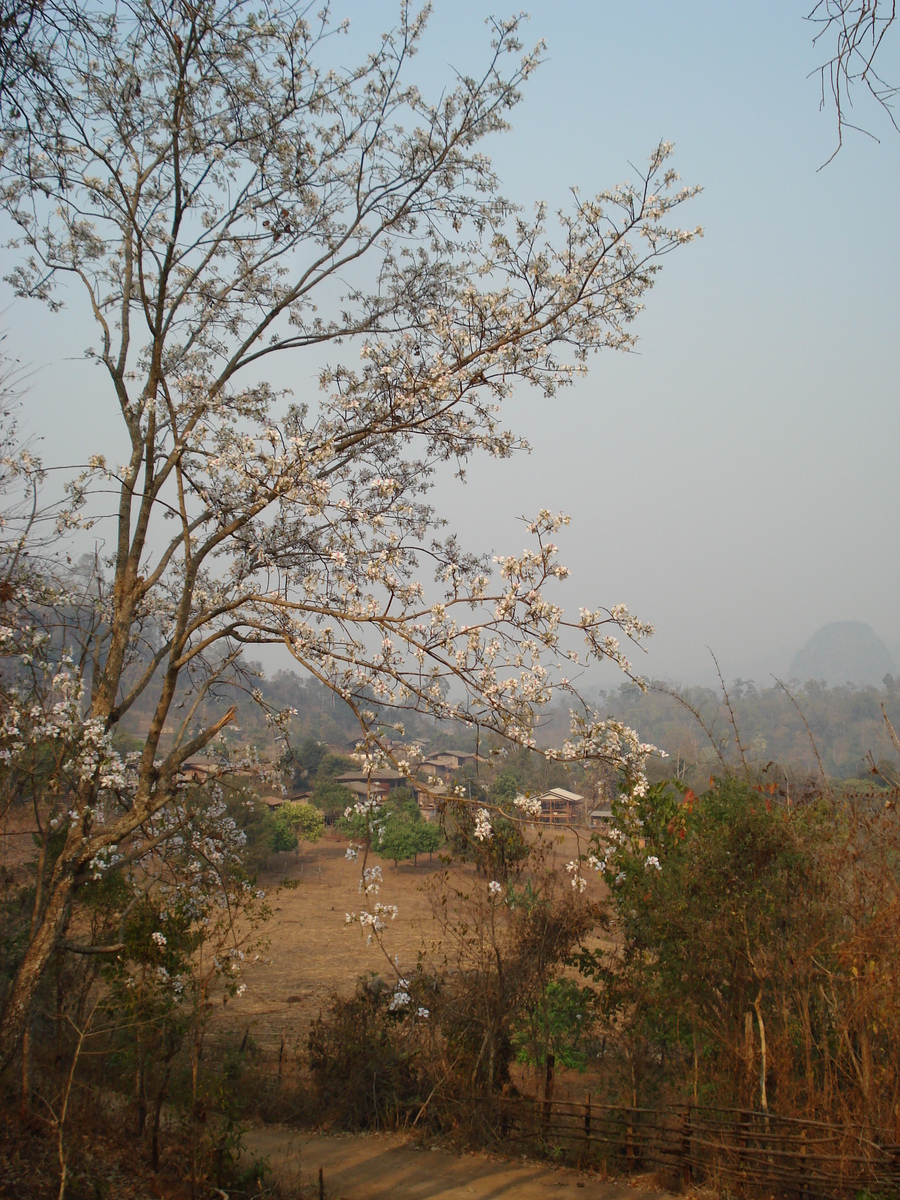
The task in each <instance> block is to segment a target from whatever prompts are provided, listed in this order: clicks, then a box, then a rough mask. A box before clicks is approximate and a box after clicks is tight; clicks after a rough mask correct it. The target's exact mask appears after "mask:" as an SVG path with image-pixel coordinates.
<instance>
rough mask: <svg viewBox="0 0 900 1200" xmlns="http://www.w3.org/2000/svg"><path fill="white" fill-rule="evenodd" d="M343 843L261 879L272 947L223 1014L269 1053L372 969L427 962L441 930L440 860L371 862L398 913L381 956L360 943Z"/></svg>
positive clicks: (330, 843)
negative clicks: (437, 906) (436, 909)
mask: <svg viewBox="0 0 900 1200" xmlns="http://www.w3.org/2000/svg"><path fill="white" fill-rule="evenodd" d="M557 839H558V840H557ZM553 842H554V845H553V847H552V851H551V852H552V853H553V854H554V855H555V856H556V857H557V858H558V859H559V860H560V861H561V863H563V864H564V863H565V862H567V861H568V860H569V859H571V858H572V857H574V856H575V855H576V854H577V852H578V850H577V843H576V837H575V835H574V834H573V833H572V832H570V831H560V832H559V834H556V835H555V836H554V838H553ZM347 844H348V843H347V841H346V840H345V839H344V838H341V837H339V836H338V835H336V834H330V833H329V834H328V835H326V837H325V838H323V840H322V841H321V842H319V843H318V844H317V845H315V846H305V847H304V848H303V852H302V853H301V854H300V856H299V858H295V856H294V855H293V854H292V853H287V854H280V855H277V856H276V860H277V861H274V860H273V863H272V864H271V867H272V868H273V869H270V870H269V871H268V872H267V874H266V877H265V878H264V879H262V880H261V883H262V884H263V886H264V887H266V888H267V889H268V890H269V891H270V895H271V897H272V907H273V910H274V911H273V919H272V921H271V923H270V925H269V927H268V930H267V936H268V938H269V948H268V950H266V951H265V952H263V953H262V954H261V955H260V960H259V962H257V963H256V964H254V965H253V966H252V969H250V970H248V971H247V972H246V974H245V976H244V979H245V981H246V984H247V990H246V992H245V993H244V995H243V996H242V997H241V998H240V999H237V1000H233V1001H230V1002H229V1003H228V1006H227V1010H226V1011H225V1012H224V1013H223V1014H222V1015H223V1018H224V1019H225V1020H226V1021H227V1023H228V1025H229V1026H230V1027H231V1028H232V1029H234V1032H235V1034H237V1033H238V1031H239V1030H240V1034H241V1036H242V1035H243V1031H244V1030H245V1029H246V1028H247V1027H248V1026H249V1028H250V1035H251V1037H252V1038H253V1040H254V1041H255V1042H256V1043H257V1044H258V1045H259V1046H260V1047H261V1048H263V1049H265V1050H267V1051H271V1050H273V1049H275V1050H276V1051H277V1048H278V1045H279V1044H280V1041H281V1037H282V1031H284V1038H285V1044H286V1045H288V1046H290V1045H296V1044H297V1041H298V1039H299V1040H300V1041H301V1042H305V1038H306V1034H307V1032H308V1029H309V1023H310V1021H311V1020H312V1019H313V1018H314V1017H315V1016H317V1015H318V1013H319V1012H320V1011H321V1010H322V1009H323V1008H324V1007H325V1005H326V1003H327V1001H328V998H329V996H330V995H331V993H332V992H335V991H336V992H338V993H344V994H349V993H350V992H352V990H353V988H354V987H355V985H356V980H357V979H358V978H359V976H360V975H365V974H367V973H369V972H375V973H376V974H379V975H382V976H384V977H387V978H390V976H391V972H392V971H395V970H396V971H399V973H400V974H401V975H402V974H406V973H409V972H411V971H412V970H414V968H415V966H416V963H417V961H418V957H419V955H420V953H422V954H425V955H426V956H427V955H429V954H431V953H433V952H434V950H435V943H436V940H437V938H438V937H439V927H438V926H437V924H436V922H435V921H434V919H433V915H432V906H431V901H430V898H429V886H428V885H429V884H432V885H433V884H434V882H435V880H436V877H437V875H438V874H439V873H440V872H441V871H442V870H443V869H444V867H443V865H442V863H441V861H440V858H439V856H438V855H434V857H433V858H432V860H431V861H428V859H427V858H423V860H421V861H420V862H419V864H418V865H413V864H412V863H401V864H400V865H399V866H398V867H396V868H395V867H394V865H393V864H392V863H390V862H383V863H382V862H381V860H380V859H378V858H370V860H369V864H370V865H373V864H374V863H381V866H382V870H383V872H384V884H383V886H382V889H381V892H380V894H379V896H378V899H379V900H380V901H381V902H382V903H384V904H396V905H397V907H398V909H399V914H398V916H397V918H396V920H394V921H391V922H390V923H389V925H388V928H387V930H386V932H385V935H384V949H382V947H381V946H380V945H378V943H377V942H375V941H373V942H372V943H371V944H368V945H367V941H366V937H365V936H364V935H363V934H362V933H361V931H360V928H359V926H358V925H347V924H346V923H345V914H346V913H348V912H359V910H360V909H361V908H365V907H369V908H371V905H372V901H371V900H370V902H369V903H368V904H367V903H366V901H365V898H364V897H363V896H362V895H361V894H360V891H359V872H360V868H359V865H358V864H354V863H352V862H349V861H347V859H346V858H345V851H346V848H347ZM453 871H454V873H455V874H456V875H457V877H458V878H459V879H461V880H462V881H466V880H467V879H468V880H469V881H470V882H471V883H472V884H473V885H474V884H475V883H476V876H475V872H474V870H473V869H472V868H471V867H468V866H462V867H455V866H454V867H453ZM282 881H286V882H294V881H296V887H294V888H293V889H292V890H288V889H282V890H280V891H276V888H277V885H278V884H279V883H280V882H282ZM483 882H484V881H483V880H482V883H483ZM589 887H590V888H591V890H592V891H596V893H597V895H598V896H599V894H600V885H599V883H598V882H596V881H595V880H591V881H590V882H589ZM385 951H387V952H388V955H389V958H388V957H387V956H386V954H385Z"/></svg>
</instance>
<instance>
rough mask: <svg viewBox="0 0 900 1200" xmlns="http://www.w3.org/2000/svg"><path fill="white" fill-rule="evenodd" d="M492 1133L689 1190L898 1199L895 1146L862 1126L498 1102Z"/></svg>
mask: <svg viewBox="0 0 900 1200" xmlns="http://www.w3.org/2000/svg"><path fill="white" fill-rule="evenodd" d="M494 1125H495V1128H496V1132H497V1135H498V1137H499V1138H500V1139H501V1140H502V1141H504V1142H507V1143H510V1144H516V1145H519V1146H520V1147H521V1148H523V1149H525V1148H528V1149H530V1150H532V1151H537V1152H539V1153H546V1154H552V1155H553V1156H555V1157H563V1158H566V1159H569V1160H574V1161H577V1162H579V1163H582V1164H587V1163H595V1164H600V1165H603V1166H605V1167H606V1168H607V1169H611V1170H622V1171H640V1170H647V1169H654V1170H663V1171H665V1172H666V1173H668V1174H669V1175H670V1176H673V1177H680V1179H681V1181H682V1184H683V1185H684V1186H685V1187H689V1186H691V1185H692V1184H694V1183H702V1182H705V1181H712V1182H714V1183H716V1184H718V1185H720V1186H721V1185H728V1186H729V1187H731V1188H734V1189H736V1190H738V1191H742V1192H748V1193H749V1192H753V1191H754V1190H756V1189H757V1188H758V1189H764V1190H765V1191H766V1193H767V1194H769V1195H771V1194H772V1193H778V1194H781V1195H787V1196H792V1197H800V1198H802V1200H818V1198H820V1197H821V1198H823V1200H824V1198H827V1200H842V1198H844V1197H855V1196H858V1195H859V1194H860V1193H863V1192H868V1193H869V1194H870V1195H871V1196H872V1197H873V1200H874V1197H875V1196H885V1197H890V1196H897V1195H898V1194H900V1145H897V1144H896V1143H894V1142H892V1141H889V1140H887V1139H886V1138H885V1137H883V1136H880V1135H879V1133H878V1132H877V1131H875V1130H872V1129H866V1128H865V1127H863V1126H859V1125H852V1124H846V1125H834V1124H829V1123H826V1122H823V1121H812V1120H804V1119H798V1118H790V1117H779V1116H777V1115H775V1114H774V1113H765V1112H755V1111H750V1110H744V1109H736V1108H731V1109H729V1108H709V1107H703V1106H694V1105H688V1106H685V1107H681V1108H668V1109H651V1108H623V1107H616V1106H612V1105H605V1104H596V1103H593V1102H592V1101H591V1098H590V1096H588V1097H587V1099H586V1100H585V1101H584V1102H583V1103H578V1102H574V1101H557V1100H554V1101H534V1100H528V1099H526V1098H524V1097H504V1098H501V1099H499V1100H498V1101H497V1102H496V1107H495V1111H494Z"/></svg>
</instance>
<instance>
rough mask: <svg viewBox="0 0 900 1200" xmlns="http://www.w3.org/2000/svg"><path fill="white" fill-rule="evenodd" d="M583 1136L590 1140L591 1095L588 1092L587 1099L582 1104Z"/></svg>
mask: <svg viewBox="0 0 900 1200" xmlns="http://www.w3.org/2000/svg"><path fill="white" fill-rule="evenodd" d="M584 1136H585V1138H586V1139H587V1140H588V1141H590V1140H591V1093H590V1092H588V1094H587V1099H586V1100H585V1102H584Z"/></svg>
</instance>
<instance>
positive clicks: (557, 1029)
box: [512, 975, 596, 1072]
mask: <svg viewBox="0 0 900 1200" xmlns="http://www.w3.org/2000/svg"><path fill="white" fill-rule="evenodd" d="M595 1001H596V993H595V992H594V991H593V989H592V988H590V987H585V986H579V984H578V983H576V982H575V981H574V980H572V979H569V978H568V977H567V976H565V975H563V976H561V977H560V978H558V979H551V980H550V982H549V983H548V984H547V986H546V987H545V988H544V992H543V995H542V996H541V997H540V998H539V1001H538V1003H537V1004H536V1005H535V1007H534V1008H533V1009H531V1010H530V1011H528V1012H526V1013H522V1014H521V1016H520V1018H519V1022H520V1023H519V1024H517V1026H516V1028H515V1030H514V1032H513V1035H512V1044H513V1047H514V1048H515V1052H516V1060H517V1061H518V1062H520V1063H523V1064H526V1065H527V1066H530V1067H544V1066H546V1063H547V1057H548V1055H551V1054H552V1055H553V1058H554V1060H555V1062H556V1064H557V1065H558V1066H561V1067H566V1068H568V1069H569V1070H575V1071H581V1072H583V1071H585V1070H586V1069H587V1066H588V1063H589V1062H590V1060H591V1058H595V1057H596V1053H595V1052H594V1051H595V1048H594V1046H593V1045H592V1044H591V1043H592V1033H593V1027H594V1017H595Z"/></svg>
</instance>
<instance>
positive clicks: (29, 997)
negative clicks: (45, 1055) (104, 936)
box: [0, 875, 73, 1073]
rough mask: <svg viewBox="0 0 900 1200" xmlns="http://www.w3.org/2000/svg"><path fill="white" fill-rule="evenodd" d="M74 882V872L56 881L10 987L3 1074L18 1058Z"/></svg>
mask: <svg viewBox="0 0 900 1200" xmlns="http://www.w3.org/2000/svg"><path fill="white" fill-rule="evenodd" d="M72 885H73V880H72V877H71V875H63V876H62V878H61V879H59V880H58V881H57V882H56V883H55V885H54V887H53V890H52V891H51V893H50V899H49V901H48V903H47V907H46V909H45V910H44V914H43V916H42V918H41V921H40V923H39V925H38V928H37V931H36V933H35V937H34V941H33V942H32V943H31V945H30V946H29V947H28V949H27V950H26V951H25V957H24V958H23V959H22V963H21V965H20V967H19V970H18V971H17V972H16V977H15V979H14V980H13V983H12V985H11V987H10V989H9V993H8V995H7V998H6V1004H5V1006H4V1009H3V1017H2V1020H0V1073H2V1072H3V1071H5V1070H6V1068H7V1067H8V1066H9V1064H10V1063H11V1062H12V1060H13V1058H14V1057H15V1054H16V1051H17V1050H18V1048H19V1043H20V1042H21V1040H22V1036H23V1034H24V1032H25V1026H26V1024H27V1022H28V1018H29V1016H30V1014H31V1006H32V1004H33V1002H34V994H35V992H36V991H37V988H38V984H39V983H40V981H41V976H42V975H43V973H44V970H45V968H46V966H47V963H48V962H49V961H50V958H51V957H52V955H53V951H54V950H55V949H56V943H57V942H58V941H59V938H60V935H61V934H62V931H63V929H64V928H65V923H66V914H67V910H68V906H69V898H70V896H71V894H72Z"/></svg>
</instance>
